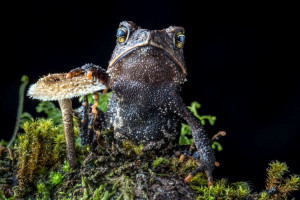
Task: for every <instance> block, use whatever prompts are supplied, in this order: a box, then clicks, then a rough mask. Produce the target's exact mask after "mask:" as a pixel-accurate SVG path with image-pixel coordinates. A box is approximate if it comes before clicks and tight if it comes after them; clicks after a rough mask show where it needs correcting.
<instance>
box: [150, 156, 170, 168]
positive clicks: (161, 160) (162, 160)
mask: <svg viewBox="0 0 300 200" xmlns="http://www.w3.org/2000/svg"><path fill="white" fill-rule="evenodd" d="M161 164H165V165H169V164H170V161H169V159H167V158H163V157H159V158H156V159H155V160H154V161H153V162H152V167H154V168H155V167H157V166H159V165H161Z"/></svg>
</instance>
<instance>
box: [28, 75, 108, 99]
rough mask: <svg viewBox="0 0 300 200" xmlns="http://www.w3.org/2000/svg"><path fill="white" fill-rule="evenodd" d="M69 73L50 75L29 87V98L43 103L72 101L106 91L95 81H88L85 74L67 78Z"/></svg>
mask: <svg viewBox="0 0 300 200" xmlns="http://www.w3.org/2000/svg"><path fill="white" fill-rule="evenodd" d="M66 76H67V73H60V74H49V75H48V76H45V77H43V78H41V79H39V80H38V82H37V83H35V84H33V85H31V86H30V87H29V90H28V93H27V96H30V97H31V98H33V99H39V100H43V101H55V100H62V99H70V98H73V97H78V96H81V95H86V94H91V93H93V92H96V91H99V90H103V89H106V86H105V85H104V84H102V83H101V82H99V81H98V80H95V79H88V78H87V77H86V75H85V74H81V75H79V76H74V77H72V78H66Z"/></svg>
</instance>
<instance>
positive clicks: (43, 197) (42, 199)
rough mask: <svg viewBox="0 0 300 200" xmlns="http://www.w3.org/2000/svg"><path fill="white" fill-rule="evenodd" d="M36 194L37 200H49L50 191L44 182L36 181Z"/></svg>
mask: <svg viewBox="0 0 300 200" xmlns="http://www.w3.org/2000/svg"><path fill="white" fill-rule="evenodd" d="M36 188H37V196H38V198H37V199H38V200H49V199H50V192H49V189H48V187H47V186H46V185H45V183H38V184H37V186H36Z"/></svg>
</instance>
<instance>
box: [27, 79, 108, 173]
mask: <svg viewBox="0 0 300 200" xmlns="http://www.w3.org/2000/svg"><path fill="white" fill-rule="evenodd" d="M66 75H67V73H61V74H49V75H48V76H45V77H43V78H41V79H40V80H38V82H37V83H35V84H33V85H31V86H30V88H29V90H28V93H27V95H28V96H30V97H32V98H33V99H39V100H43V101H56V100H57V101H58V102H59V106H60V109H61V112H62V119H63V123H64V130H65V137H66V152H67V160H68V162H69V164H70V166H71V167H72V168H73V169H74V168H75V167H76V163H77V159H76V154H75V138H74V129H73V115H72V101H71V98H73V97H78V96H81V95H86V94H90V93H94V92H96V91H99V90H103V89H106V86H105V85H103V84H102V83H100V82H99V81H97V80H95V79H89V78H87V77H86V76H85V75H84V74H81V75H78V76H74V77H71V78H66Z"/></svg>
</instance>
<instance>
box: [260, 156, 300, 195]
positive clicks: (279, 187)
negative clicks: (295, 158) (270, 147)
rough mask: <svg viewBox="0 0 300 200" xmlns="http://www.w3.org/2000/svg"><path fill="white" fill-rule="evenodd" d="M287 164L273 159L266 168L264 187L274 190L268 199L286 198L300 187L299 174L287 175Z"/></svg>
mask: <svg viewBox="0 0 300 200" xmlns="http://www.w3.org/2000/svg"><path fill="white" fill-rule="evenodd" d="M288 171H289V170H288V166H287V165H286V163H284V162H279V161H273V162H271V163H270V164H269V168H268V169H267V181H266V189H267V190H268V191H271V190H273V191H275V192H274V194H271V195H270V196H269V199H280V198H283V199H285V198H287V197H288V196H289V195H290V194H291V193H292V192H294V191H297V190H299V188H300V176H299V175H288Z"/></svg>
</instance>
